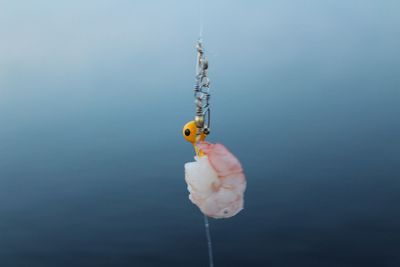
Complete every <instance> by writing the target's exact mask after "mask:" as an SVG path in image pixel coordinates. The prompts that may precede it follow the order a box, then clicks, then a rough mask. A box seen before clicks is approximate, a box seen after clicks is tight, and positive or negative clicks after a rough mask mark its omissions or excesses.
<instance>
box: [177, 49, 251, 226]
mask: <svg viewBox="0 0 400 267" xmlns="http://www.w3.org/2000/svg"><path fill="white" fill-rule="evenodd" d="M197 52H198V57H197V76H196V85H195V89H194V97H195V104H196V115H195V119H194V120H193V121H190V122H188V123H187V124H186V125H185V126H184V127H183V131H182V133H183V136H184V138H185V139H186V140H187V141H188V142H190V143H192V145H193V147H194V150H195V152H196V156H195V161H194V162H189V163H186V164H185V181H186V183H187V184H188V191H189V199H190V200H191V201H192V203H193V204H195V205H197V206H198V207H199V209H200V210H201V212H202V213H204V214H205V215H206V216H209V217H212V218H216V219H219V218H229V217H232V216H234V215H236V214H237V213H238V212H240V211H241V210H242V209H243V198H244V191H245V189H246V178H245V175H244V174H243V170H242V167H241V164H240V162H239V160H238V159H237V158H236V157H235V156H234V155H233V154H232V153H231V152H230V151H229V150H228V149H227V148H226V147H225V146H223V145H222V144H212V143H209V142H206V141H205V138H206V137H207V135H209V134H210V108H209V99H210V93H209V90H210V89H209V85H210V81H209V79H208V73H207V70H208V60H207V59H206V58H205V57H204V52H203V47H202V43H201V41H199V42H198V43H197Z"/></svg>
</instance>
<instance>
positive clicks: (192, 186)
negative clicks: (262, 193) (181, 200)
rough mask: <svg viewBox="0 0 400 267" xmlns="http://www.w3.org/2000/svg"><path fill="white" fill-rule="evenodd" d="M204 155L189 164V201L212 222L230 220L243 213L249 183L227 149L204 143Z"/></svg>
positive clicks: (199, 144)
mask: <svg viewBox="0 0 400 267" xmlns="http://www.w3.org/2000/svg"><path fill="white" fill-rule="evenodd" d="M197 147H198V149H199V150H200V151H201V152H202V153H201V154H200V156H196V157H195V160H196V161H195V162H189V163H186V164H185V180H186V182H187V184H188V190H189V192H190V194H189V199H190V200H191V201H192V202H193V203H194V204H196V205H197V206H198V207H199V208H200V210H201V211H202V212H203V213H204V214H205V215H207V216H209V217H212V218H229V217H232V216H234V215H236V214H237V213H238V212H239V211H241V210H242V209H243V195H244V191H245V189H246V179H245V176H244V174H243V170H242V167H241V164H240V162H239V160H238V159H237V158H236V157H235V156H234V155H233V154H232V153H231V152H230V151H229V150H228V149H227V148H226V147H225V146H223V145H221V144H211V143H208V142H205V141H201V142H199V143H198V144H197ZM201 155H202V156H201Z"/></svg>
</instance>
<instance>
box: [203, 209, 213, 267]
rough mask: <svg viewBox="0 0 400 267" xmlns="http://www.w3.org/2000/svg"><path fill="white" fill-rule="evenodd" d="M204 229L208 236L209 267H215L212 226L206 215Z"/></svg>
mask: <svg viewBox="0 0 400 267" xmlns="http://www.w3.org/2000/svg"><path fill="white" fill-rule="evenodd" d="M204 227H205V229H206V236H207V247H208V260H209V266H210V267H214V258H213V251H212V242H211V233H210V224H209V222H208V218H207V215H205V214H204Z"/></svg>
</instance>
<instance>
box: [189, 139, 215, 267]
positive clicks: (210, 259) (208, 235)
mask: <svg viewBox="0 0 400 267" xmlns="http://www.w3.org/2000/svg"><path fill="white" fill-rule="evenodd" d="M198 137H200V136H198ZM197 141H198V140H197ZM197 141H196V143H197ZM194 150H195V151H196V155H197V157H200V155H199V154H200V153H199V148H198V147H197V144H195V146H194ZM203 216H204V229H205V230H206V238H207V249H208V265H209V267H214V257H213V249H212V241H211V232H210V223H209V222H208V217H207V215H205V214H203Z"/></svg>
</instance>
